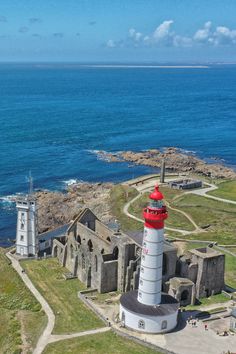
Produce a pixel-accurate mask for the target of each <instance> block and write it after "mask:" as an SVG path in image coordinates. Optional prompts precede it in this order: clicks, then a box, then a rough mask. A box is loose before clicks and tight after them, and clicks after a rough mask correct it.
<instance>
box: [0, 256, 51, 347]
mask: <svg viewBox="0 0 236 354" xmlns="http://www.w3.org/2000/svg"><path fill="white" fill-rule="evenodd" d="M23 311H24V312H25V313H27V316H25V317H24V318H21V320H20V318H19V317H20V314H21V313H22V312H23ZM29 317H31V318H32V322H31V326H32V327H36V328H37V331H34V332H31V333H30V336H28V335H27V333H26V332H25V328H26V326H27V322H28V318H29ZM45 320H46V316H45V314H44V313H43V312H42V311H41V306H40V304H39V303H38V302H37V301H36V299H35V298H34V296H33V295H32V294H31V293H30V291H29V290H28V289H27V288H26V286H25V285H24V283H23V282H22V280H21V278H20V277H19V276H18V274H17V272H16V271H15V270H14V269H13V268H12V266H11V264H10V262H9V260H8V258H7V257H6V256H5V250H3V249H0V348H1V353H4V354H8V353H9V354H13V353H20V352H21V349H20V348H21V345H22V341H21V332H23V333H24V335H25V337H26V340H27V343H28V344H29V350H27V351H25V352H27V353H29V352H31V349H32V348H31V347H32V344H33V343H34V344H35V343H36V341H37V339H38V337H39V336H40V334H41V331H42V329H43V326H44V324H45Z"/></svg>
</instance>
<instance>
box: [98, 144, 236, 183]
mask: <svg viewBox="0 0 236 354" xmlns="http://www.w3.org/2000/svg"><path fill="white" fill-rule="evenodd" d="M98 155H99V157H100V158H103V159H104V160H106V161H108V162H131V163H133V164H135V165H145V166H150V167H158V168H160V167H161V164H162V161H163V160H165V166H166V170H167V171H169V172H178V173H194V174H198V175H201V176H205V177H211V178H218V179H235V178H236V172H235V171H234V170H233V169H231V168H229V167H226V166H224V165H223V164H222V163H207V162H206V161H204V160H202V159H200V158H199V157H197V156H195V155H193V154H190V153H186V152H183V151H182V150H181V149H178V148H175V147H167V148H165V149H163V150H157V149H150V150H146V151H140V152H134V151H121V152H118V153H108V152H105V151H99V152H98ZM213 159H214V160H215V161H217V160H218V159H217V158H212V159H211V160H213Z"/></svg>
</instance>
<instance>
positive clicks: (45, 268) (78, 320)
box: [22, 258, 104, 334]
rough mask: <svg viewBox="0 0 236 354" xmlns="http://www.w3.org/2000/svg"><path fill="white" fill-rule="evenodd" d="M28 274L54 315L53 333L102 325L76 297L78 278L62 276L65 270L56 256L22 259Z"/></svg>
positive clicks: (79, 288)
mask: <svg viewBox="0 0 236 354" xmlns="http://www.w3.org/2000/svg"><path fill="white" fill-rule="evenodd" d="M22 266H23V267H24V268H25V270H26V272H27V274H28V276H29V277H30V279H31V280H32V282H33V283H34V284H35V286H36V287H37V288H38V290H39V291H40V293H41V294H42V295H43V296H44V297H45V298H46V300H47V301H48V303H49V304H50V305H51V307H52V309H53V312H54V314H55V316H56V321H55V327H54V330H53V333H54V334H61V333H64V334H66V333H75V332H80V331H86V330H89V329H95V328H98V327H103V326H104V323H103V322H102V321H101V320H100V319H99V318H98V317H97V316H96V315H95V314H94V313H93V312H92V311H91V310H90V309H89V308H87V306H85V305H84V304H83V302H82V301H81V300H79V299H78V296H77V294H78V291H80V290H84V289H85V287H84V285H83V284H82V283H81V282H80V281H79V280H78V279H71V280H64V279H63V277H62V274H63V273H65V272H68V270H67V269H66V268H63V267H62V266H60V264H59V262H58V260H57V259H56V258H50V259H44V260H40V261H39V260H27V261H22Z"/></svg>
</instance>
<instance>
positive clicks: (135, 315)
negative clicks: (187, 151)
mask: <svg viewBox="0 0 236 354" xmlns="http://www.w3.org/2000/svg"><path fill="white" fill-rule="evenodd" d="M149 199H150V202H149V204H148V206H147V207H146V208H145V209H144V210H143V217H144V220H145V223H144V232H143V244H142V255H141V266H140V277H139V288H138V291H137V290H134V291H129V292H127V293H125V294H123V295H122V296H121V299H120V320H121V321H122V323H123V325H124V326H125V327H127V328H131V329H134V330H136V331H140V332H145V333H163V332H168V331H170V330H172V329H173V328H174V327H176V325H177V315H178V308H179V304H178V302H177V300H176V299H175V298H173V297H172V296H170V295H168V294H165V293H163V292H162V260H163V243H164V221H165V220H166V219H167V217H168V213H167V210H166V206H165V205H164V202H163V199H164V197H163V195H162V193H161V192H160V191H159V187H158V186H156V187H155V190H154V191H153V192H152V193H151V194H150V195H149Z"/></svg>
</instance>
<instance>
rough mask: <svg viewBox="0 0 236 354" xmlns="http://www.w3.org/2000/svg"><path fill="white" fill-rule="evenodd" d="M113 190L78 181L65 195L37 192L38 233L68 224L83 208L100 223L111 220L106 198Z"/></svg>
mask: <svg viewBox="0 0 236 354" xmlns="http://www.w3.org/2000/svg"><path fill="white" fill-rule="evenodd" d="M112 187H113V184H112V183H87V182H78V183H74V184H72V185H71V186H69V187H68V189H67V191H66V192H65V193H62V192H51V191H47V190H42V191H38V192H36V193H35V196H36V199H37V204H38V231H39V233H42V232H46V231H48V230H52V229H54V228H56V227H58V226H61V225H63V224H65V223H68V222H69V221H71V220H72V219H74V218H75V216H76V215H77V214H78V213H79V211H80V210H81V209H82V208H85V207H88V208H91V209H92V211H93V212H94V213H95V214H96V215H97V216H98V218H99V219H100V220H102V221H103V222H108V221H110V220H111V219H112V215H111V212H110V203H109V197H110V191H111V188H112Z"/></svg>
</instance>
